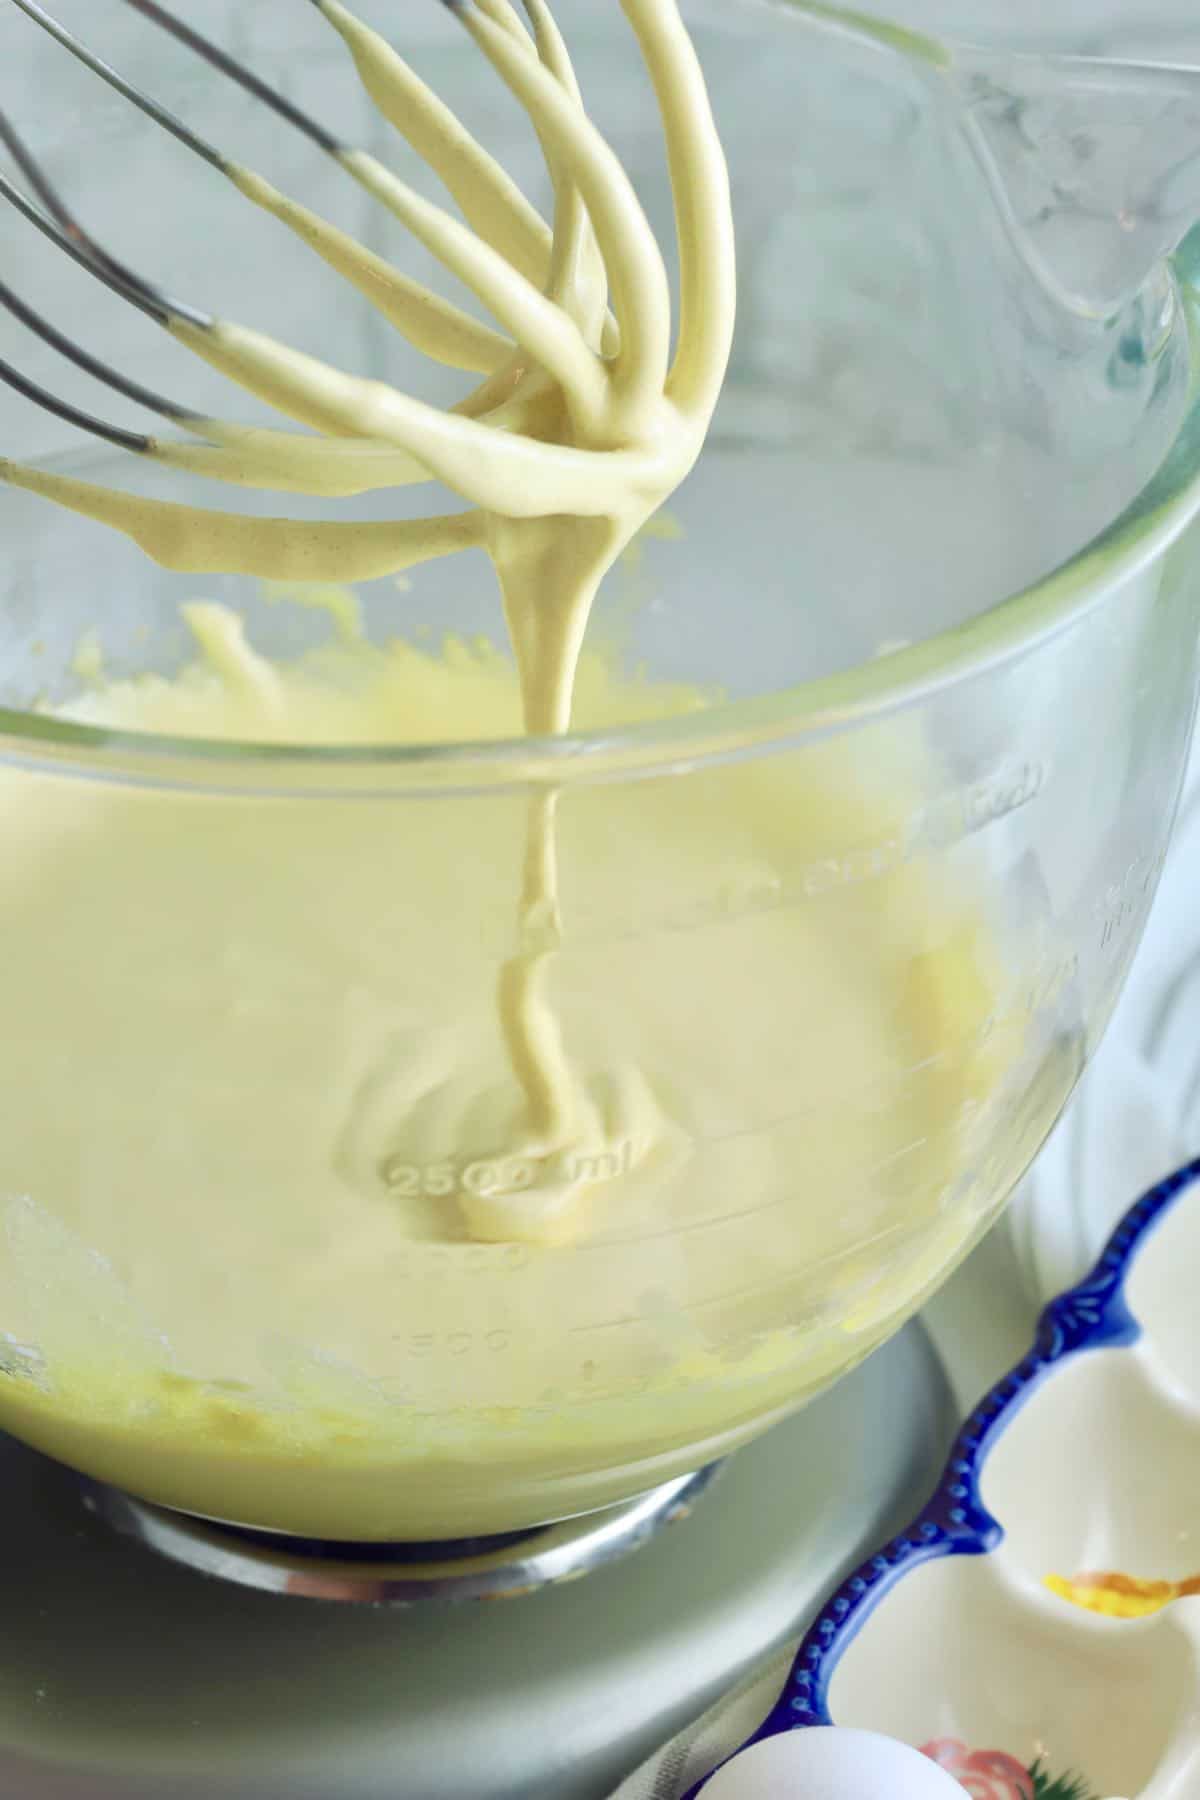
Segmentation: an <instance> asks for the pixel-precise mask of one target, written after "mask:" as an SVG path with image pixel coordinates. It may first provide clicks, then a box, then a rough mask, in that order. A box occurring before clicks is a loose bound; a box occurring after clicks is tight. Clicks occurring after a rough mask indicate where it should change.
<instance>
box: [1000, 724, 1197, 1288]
mask: <svg viewBox="0 0 1200 1800" xmlns="http://www.w3.org/2000/svg"><path fill="white" fill-rule="evenodd" d="M1198 894H1200V742H1198V746H1197V751H1196V753H1195V754H1194V755H1193V757H1192V769H1191V775H1190V777H1189V781H1188V785H1187V789H1186V791H1185V795H1184V803H1183V811H1182V814H1181V817H1180V820H1179V825H1178V828H1177V830H1176V833H1175V838H1174V841H1173V844H1172V849H1171V854H1170V857H1169V859H1168V863H1167V868H1166V871H1165V873H1164V876H1163V882H1162V887H1161V889H1160V891H1159V895H1158V899H1157V901H1156V903H1155V907H1154V911H1153V913H1152V914H1151V919H1150V926H1149V929H1148V931H1147V933H1146V938H1145V941H1144V943H1143V945H1142V948H1141V950H1140V952H1139V953H1138V958H1137V961H1136V963H1135V965H1134V970H1133V974H1132V976H1131V978H1130V982H1129V985H1128V987H1127V989H1126V991H1125V995H1124V998H1123V999H1122V1001H1121V1003H1120V1005H1119V1007H1118V1008H1117V1013H1116V1016H1115V1018H1114V1019H1113V1022H1112V1025H1111V1027H1110V1028H1109V1033H1108V1036H1107V1037H1106V1038H1105V1040H1104V1043H1103V1044H1102V1045H1101V1047H1100V1050H1099V1053H1098V1054H1097V1056H1096V1058H1095V1060H1094V1062H1093V1063H1092V1066H1091V1068H1090V1069H1089V1070H1088V1072H1087V1074H1086V1075H1085V1076H1084V1078H1083V1081H1082V1083H1081V1084H1080V1089H1079V1092H1078V1094H1077V1095H1076V1097H1075V1099H1074V1101H1073V1102H1072V1104H1071V1107H1070V1109H1069V1110H1068V1112H1067V1114H1066V1116H1065V1118H1064V1119H1063V1122H1062V1124H1061V1125H1060V1126H1059V1128H1058V1130H1057V1132H1056V1133H1055V1134H1054V1136H1053V1138H1052V1139H1051V1140H1050V1142H1049V1144H1048V1145H1047V1146H1046V1149H1045V1150H1044V1151H1043V1153H1042V1155H1041V1157H1040V1158H1039V1159H1038V1162H1037V1165H1036V1167H1035V1170H1034V1172H1033V1174H1032V1175H1031V1176H1030V1178H1029V1180H1028V1181H1027V1182H1026V1184H1025V1186H1024V1188H1023V1189H1022V1191H1021V1193H1020V1194H1019V1195H1018V1196H1017V1198H1016V1200H1015V1201H1014V1202H1013V1206H1012V1208H1011V1210H1010V1212H1009V1216H1008V1227H1007V1228H1008V1230H1009V1232H1010V1234H1011V1236H1012V1242H1013V1247H1014V1249H1015V1250H1016V1252H1017V1257H1018V1260H1019V1262H1020V1264H1021V1267H1022V1269H1023V1270H1024V1272H1025V1275H1026V1277H1027V1280H1028V1282H1029V1286H1030V1289H1031V1292H1032V1293H1033V1294H1034V1295H1035V1296H1036V1297H1037V1298H1038V1299H1039V1300H1044V1299H1049V1298H1050V1297H1051V1296H1052V1295H1053V1294H1056V1293H1058V1292H1060V1291H1061V1290H1062V1289H1063V1288H1065V1287H1069V1286H1070V1285H1071V1284H1072V1282H1074V1281H1077V1280H1078V1279H1079V1277H1080V1276H1081V1275H1083V1274H1084V1273H1085V1272H1086V1270H1087V1269H1088V1267H1089V1266H1090V1265H1091V1263H1092V1262H1093V1261H1094V1259H1095V1257H1096V1255H1097V1253H1098V1252H1099V1251H1100V1249H1101V1248H1102V1247H1103V1244H1104V1240H1105V1238H1106V1237H1107V1236H1108V1233H1109V1232H1110V1231H1111V1229H1112V1227H1113V1226H1114V1225H1115V1224H1116V1222H1117V1220H1118V1219H1119V1218H1120V1216H1121V1214H1122V1213H1123V1212H1124V1211H1125V1210H1126V1208H1127V1207H1129V1206H1130V1205H1131V1204H1132V1203H1133V1201H1134V1200H1136V1199H1137V1197H1138V1195H1139V1194H1140V1193H1141V1192H1142V1191H1143V1189H1145V1188H1147V1187H1150V1186H1152V1185H1153V1183H1154V1182H1156V1181H1159V1180H1161V1178H1162V1177H1163V1176H1164V1175H1169V1174H1170V1173H1171V1171H1172V1170H1173V1169H1176V1168H1178V1167H1179V1166H1180V1164H1182V1163H1185V1162H1188V1161H1190V1160H1191V1158H1192V1157H1194V1156H1197V1155H1200V905H1198V904H1197V895H1198Z"/></svg>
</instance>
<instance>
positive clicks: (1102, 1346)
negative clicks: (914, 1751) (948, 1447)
mask: <svg viewBox="0 0 1200 1800" xmlns="http://www.w3.org/2000/svg"><path fill="white" fill-rule="evenodd" d="M834 1723H836V1724H838V1725H843V1726H856V1727H860V1728H863V1729H867V1730H874V1731H880V1732H884V1733H886V1734H887V1735H888V1736H890V1737H894V1738H899V1739H901V1740H902V1741H904V1742H906V1743H909V1744H912V1745H914V1746H915V1747H916V1748H918V1749H922V1750H924V1751H925V1752H926V1754H927V1755H929V1756H931V1757H932V1758H934V1759H935V1760H936V1761H938V1762H940V1763H941V1764H942V1765H943V1766H944V1767H945V1768H946V1769H947V1770H948V1771H949V1772H950V1773H951V1774H953V1775H954V1776H955V1777H956V1778H957V1779H958V1780H959V1781H960V1783H961V1784H962V1786H963V1788H964V1789H965V1790H966V1792H967V1793H968V1794H971V1795H974V1796H975V1797H976V1800H1109V1797H1110V1796H1121V1797H1122V1800H1198V1797H1200V1162H1198V1163H1196V1164H1193V1165H1192V1166H1191V1167H1189V1168H1187V1169H1185V1170H1183V1171H1181V1172H1180V1173H1179V1174H1178V1175H1176V1176H1174V1177H1173V1178H1172V1179H1171V1180H1170V1181H1167V1182H1165V1183H1164V1184H1163V1185H1162V1186H1161V1187H1159V1188H1156V1189H1155V1190H1154V1191H1153V1192H1152V1193H1150V1194H1148V1195H1147V1196H1146V1197H1145V1198H1144V1199H1143V1200H1142V1201H1141V1202H1139V1204H1138V1205H1137V1206H1135V1207H1134V1208H1133V1209H1132V1211H1131V1212H1130V1213H1129V1214H1128V1215H1127V1216H1126V1217H1125V1219H1124V1220H1123V1221H1122V1223H1121V1224H1120V1226H1119V1227H1118V1229H1117V1230H1116V1232H1115V1233H1114V1234H1113V1236H1112V1238H1111V1239H1110V1241H1109V1244H1108V1246H1107V1248H1106V1249H1105V1251H1104V1253H1103V1255H1102V1256H1101V1258H1100V1260H1099V1262H1098V1263H1097V1265H1096V1267H1095V1269H1094V1270H1093V1271H1092V1273H1091V1274H1090V1275H1089V1276H1088V1277H1087V1279H1086V1280H1084V1281H1083V1282H1081V1283H1080V1285H1079V1286H1078V1287H1076V1288H1074V1289H1072V1290H1071V1291H1070V1292H1069V1293H1067V1294H1064V1295H1062V1296H1061V1297H1060V1298H1059V1299H1057V1300H1055V1301H1053V1302H1052V1303H1051V1304H1050V1305H1049V1306H1048V1307H1047V1309H1046V1311H1045V1313H1044V1314H1043V1316H1042V1319H1041V1323H1040V1326H1039V1328H1038V1333H1037V1340H1036V1343H1035V1345H1034V1348H1033V1349H1032V1350H1031V1351H1030V1353H1029V1355H1028V1356H1027V1357H1026V1358H1025V1359H1024V1361H1023V1362H1021V1363H1020V1364H1019V1365H1018V1367H1017V1368H1015V1369H1014V1370H1013V1371H1012V1372H1011V1374H1009V1375H1008V1376H1006V1377H1005V1378H1004V1380H1003V1381H1001V1382H1000V1383H999V1384H998V1385H997V1386H996V1387H995V1388H993V1390H992V1391H991V1393H990V1394H988V1396H987V1398H986V1399H985V1400H984V1401H983V1402H982V1404H981V1405H980V1406H979V1408H978V1409H977V1410H976V1412H975V1413H974V1414H973V1415H972V1417H971V1418H970V1419H969V1420H968V1422H967V1424H966V1426H965V1427H964V1429H963V1431H962V1434H961V1435H960V1437H959V1439H958V1442H957V1443H956V1445H955V1447H954V1450H953V1452H952V1455H951V1459H950V1462H949V1464H948V1466H947V1469H946V1472H945V1475H944V1477H943V1479H942V1481H941V1483H940V1484H939V1486H938V1488H937V1491H936V1493H935V1495H934V1497H933V1499H932V1500H931V1501H930V1503H929V1505H928V1506H927V1507H926V1508H925V1510H924V1511H923V1512H922V1513H921V1514H920V1516H919V1517H918V1518H917V1519H915V1520H914V1521H913V1523H912V1525H911V1526H910V1527H909V1529H908V1530H907V1531H905V1532H904V1533H903V1534H902V1535H901V1536H900V1537H899V1538H897V1539H896V1540H895V1541H894V1542H893V1543H891V1544H889V1545H887V1546H886V1547H885V1548H884V1549H882V1550H880V1552H879V1553H878V1554H877V1555H876V1556H874V1557H873V1558H872V1559H871V1560H870V1561H869V1562H867V1563H866V1564H865V1565H864V1566H863V1567H862V1568H860V1569H859V1570H858V1572H857V1573H856V1574H855V1575H853V1576H851V1578H850V1580H849V1581H848V1582H846V1583H845V1584H844V1585H843V1586H842V1587H841V1588H840V1589H839V1591H838V1592H837V1594H836V1595H835V1596H834V1597H833V1598H832V1600H831V1601H830V1603H829V1605H828V1606H827V1607H826V1609H825V1610H824V1612H823V1613H822V1614H821V1616H820V1617H819V1618H818V1620H817V1621H816V1623H815V1625H814V1626H813V1628H812V1630H811V1631H810V1632H809V1634H808V1636H807V1637H806V1638H805V1640H804V1643H803V1645H802V1646H801V1649H800V1653H799V1656H798V1658H797V1660H796V1663H795V1666H794V1669H793V1672H792V1676H791V1679H790V1681H789V1684H788V1687H787V1689H786V1691H785V1693H784V1695H783V1697H782V1698H781V1700H780V1702H779V1705H778V1706H777V1707H776V1709H775V1711H774V1713H773V1714H772V1715H771V1718H770V1719H769V1720H768V1721H767V1723H766V1725H765V1726H764V1727H763V1730H762V1732H761V1733H760V1734H759V1735H760V1736H771V1735H774V1734H775V1733H777V1732H779V1731H782V1730H795V1729H797V1728H803V1727H806V1726H816V1725H829V1724H834Z"/></svg>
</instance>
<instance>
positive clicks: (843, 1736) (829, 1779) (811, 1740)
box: [703, 1727, 963, 1800]
mask: <svg viewBox="0 0 1200 1800" xmlns="http://www.w3.org/2000/svg"><path fill="white" fill-rule="evenodd" d="M703 1800H963V1791H962V1788H961V1787H960V1786H959V1785H958V1783H957V1781H955V1780H954V1779H953V1778H952V1777H951V1776H949V1775H947V1773H946V1771H945V1770H944V1769H939V1768H938V1767H937V1765H936V1764H935V1763H932V1762H930V1760H929V1758H928V1757H927V1756H922V1755H921V1753H920V1751H918V1750H910V1749H909V1747H908V1745H907V1744H898V1743H896V1741H895V1740H894V1739H893V1738H886V1737H879V1736H877V1734H876V1733H875V1732H873V1731H844V1730H841V1729H839V1728H837V1727H832V1728H830V1729H828V1730H824V1731H789V1732H786V1733H785V1734H784V1735H783V1736H782V1737H775V1738H768V1739H767V1740H766V1742H765V1743H762V1744H754V1745H753V1746H752V1747H751V1748H750V1749H749V1750H743V1751H742V1753H741V1755H740V1756H736V1757H735V1758H734V1759H733V1761H732V1762H731V1763H727V1764H726V1766H725V1767H724V1768H723V1769H719V1770H718V1771H717V1773H716V1774H715V1775H714V1776H713V1778H712V1780H711V1781H710V1782H709V1783H708V1784H707V1786H706V1787H705V1788H704V1789H703Z"/></svg>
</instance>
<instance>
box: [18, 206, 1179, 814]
mask: <svg viewBox="0 0 1200 1800" xmlns="http://www.w3.org/2000/svg"><path fill="white" fill-rule="evenodd" d="M1171 270H1172V285H1173V289H1174V293H1175V297H1176V302H1177V304H1178V305H1179V307H1180V311H1181V317H1182V319H1183V323H1184V328H1185V331H1186V334H1187V345H1188V356H1189V385H1188V398H1187V404H1186V408H1185V411H1184V414H1183V417H1182V418H1181V420H1180V423H1179V428H1178V430H1177V432H1176V435H1175V437H1174V439H1173V441H1172V443H1171V446H1170V448H1169V449H1168V451H1167V453H1166V455H1165V456H1164V458H1163V459H1162V461H1161V462H1160V463H1159V465H1158V466H1157V468H1156V469H1155V471H1154V473H1153V474H1152V476H1151V477H1150V479H1149V480H1148V481H1147V482H1146V484H1145V485H1144V486H1143V487H1142V489H1141V490H1140V492H1139V493H1138V494H1137V495H1135V497H1134V498H1133V499H1132V500H1131V501H1130V502H1129V503H1128V504H1127V505H1126V507H1125V508H1124V509H1123V510H1122V511H1121V512H1120V513H1119V514H1118V515H1117V516H1116V518H1114V519H1113V520H1111V521H1110V522H1109V524H1107V525H1106V526H1104V527H1103V528H1102V529H1101V530H1100V531H1099V532H1098V533H1097V534H1095V535H1094V536H1093V537H1092V538H1091V539H1090V540H1089V541H1088V542H1087V543H1086V544H1084V546H1083V547H1082V548H1081V549H1080V550H1078V551H1077V552H1075V554H1074V555H1072V556H1071V557H1070V558H1068V559H1067V560H1066V561H1065V562H1063V563H1061V564H1059V565H1058V566H1057V567H1056V568H1054V569H1053V570H1051V571H1050V572H1049V573H1048V574H1047V575H1046V576H1044V577H1043V578H1042V579H1041V580H1039V581H1037V582H1035V583H1033V584H1031V585H1030V586H1027V587H1025V588H1022V589H1019V590H1018V591H1017V592H1015V593H1013V594H1010V595H1009V596H1007V597H1006V598H1004V599H1002V600H1000V601H997V602H996V603H995V604H994V605H992V606H990V607H988V608H986V609H985V610H983V611H982V612H980V613H978V614H976V615H974V616H973V617H972V618H971V619H969V620H968V621H967V622H966V623H964V624H960V625H956V626H952V627H950V628H949V629H947V630H944V631H941V632H938V633H935V634H934V635H933V636H932V637H929V638H926V639H924V640H922V641H921V642H919V643H916V644H913V645H910V646H907V647H905V648H902V649H899V650H896V651H894V652H892V653H890V654H888V655H886V656H881V657H877V658H874V659H872V660H871V661H868V662H865V663H859V664H857V665H855V666H853V667H851V668H849V669H846V670H842V671H838V672H836V673H834V674H831V675H825V676H820V677H817V678H815V679H809V680H807V681H802V682H798V683H794V684H792V685H791V686H789V687H786V688H783V689H779V690H775V691H772V692H770V693H767V694H761V695H755V696H752V697H750V698H748V699H740V700H735V701H725V702H720V703H717V704H715V705H712V706H707V707H704V708H702V709H700V710H698V711H696V712H692V713H688V714H685V715H682V716H676V717H673V718H668V719H660V720H648V721H643V722H640V723H634V724H632V725H629V726H623V727H620V728H618V729H612V730H607V731H605V730H599V731H579V732H571V733H568V734H565V735H564V736H562V737H557V738H546V737H543V738H513V739H505V740H485V741H480V742H461V743H448V744H432V745H430V744H422V745H405V744H385V745H357V744H355V745H305V744H262V743H245V742H241V741H238V740H215V739H210V738H189V737H175V736H171V735H168V734H159V733H152V732H139V731H114V730H108V729H105V728H103V727H97V726H92V725H84V724H79V723H76V722H74V721H69V720H64V719H60V718H56V717H53V716H51V715H48V714H44V713H37V712H31V711H24V710H15V709H8V708H2V707H0V762H6V763H8V764H9V765H10V766H13V765H16V766H25V767H30V768H43V769H45V768H56V769H58V770H60V771H62V772H64V773H68V772H73V773H76V774H82V775H86V776H88V777H90V778H92V779H108V780H112V781H116V782H123V783H133V784H136V785H152V786H173V787H189V788H197V789H200V790H202V791H205V792H207V793H210V794H212V793H222V792H225V793H235V794H236V793H255V792H257V793H263V792H273V793H275V794H277V795H279V796H280V797H307V798H312V797H317V796H320V795H324V794H327V793H338V792H341V793H343V794H346V795H358V796H360V797H370V796H373V795H381V794H384V793H389V792H399V793H406V794H416V795H420V794H421V793H430V794H433V793H438V794H446V793H456V794H472V793H478V792H481V791H496V790H500V791H504V790H508V791H522V790H525V791H527V790H529V789H530V788H537V787H542V788H544V787H554V788H566V787H573V786H576V785H583V784H590V783H592V782H613V781H623V780H630V779H638V778H646V777H657V776H663V775H670V774H676V773H679V772H682V771H685V770H688V769H691V768H695V767H697V766H704V765H708V764H713V763H720V762H727V761H732V760H737V759H740V758H741V757H744V756H749V755H755V754H761V753H763V752H766V751H779V750H789V749H798V748H800V747H802V746H804V745H805V744H808V743H812V742H815V741H818V740H820V739H822V738H825V737H829V736H833V735H836V734H839V733H841V732H844V731H847V730H849V729H851V728H854V727H856V726H860V725H863V724H865V723H867V722H870V721H872V720H874V719H877V718H883V717H886V716H887V715H888V714H890V713H894V712H897V711H900V710H903V709H905V708H907V707H910V706H913V705H915V704H917V703H919V702H920V701H922V700H925V699H928V698H929V697H931V696H932V695H934V694H936V693H937V692H938V691H940V690H942V689H944V688H946V687H947V686H949V685H951V684H952V683H961V682H962V681H964V680H966V679H971V678H975V677H978V676H980V675H983V674H986V673H988V672H990V671H992V670H994V669H995V668H997V667H1000V666H1003V665H1004V664H1007V663H1011V662H1014V661H1017V660H1020V659H1022V658H1023V657H1025V656H1027V655H1029V654H1031V653H1032V652H1034V651H1035V650H1037V649H1038V648H1040V647H1041V646H1042V645H1044V644H1045V643H1046V642H1048V641H1049V640H1051V639H1052V638H1054V637H1056V636H1058V635H1059V634H1060V633H1062V632H1064V631H1066V630H1067V629H1069V628H1070V627H1071V626H1073V625H1074V624H1076V623H1077V622H1078V621H1079V620H1081V619H1082V618H1084V617H1086V616H1087V615H1088V614H1089V613H1091V612H1093V611H1095V610H1096V609H1097V608H1099V607H1100V606H1102V605H1103V604H1104V602H1105V600H1106V599H1107V598H1108V596H1109V595H1110V594H1112V593H1113V592H1114V591H1115V590H1118V589H1120V588H1122V587H1123V586H1124V585H1125V584H1126V583H1127V582H1128V581H1130V580H1131V579H1133V578H1135V577H1136V576H1137V575H1138V574H1140V573H1141V572H1143V571H1144V570H1145V569H1146V568H1148V567H1150V566H1151V565H1152V564H1154V563H1155V562H1156V561H1158V560H1159V559H1160V558H1161V557H1162V556H1163V555H1164V554H1165V553H1166V552H1167V551H1168V550H1169V549H1170V548H1171V546H1172V545H1173V544H1174V543H1175V542H1176V541H1177V540H1178V539H1179V538H1180V537H1181V536H1182V535H1183V533H1184V532H1185V531H1186V530H1187V528H1188V526H1189V525H1190V524H1191V523H1192V521H1193V520H1194V519H1195V518H1196V516H1197V515H1198V514H1200V226H1197V227H1196V229H1195V230H1194V231H1193V232H1192V233H1191V234H1190V235H1189V237H1188V238H1186V239H1185V241H1184V243H1183V245H1182V246H1181V247H1180V250H1179V251H1178V252H1177V253H1176V256H1175V257H1174V258H1173V259H1172V264H1171ZM75 460H76V461H77V460H78V458H76V459H75Z"/></svg>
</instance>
